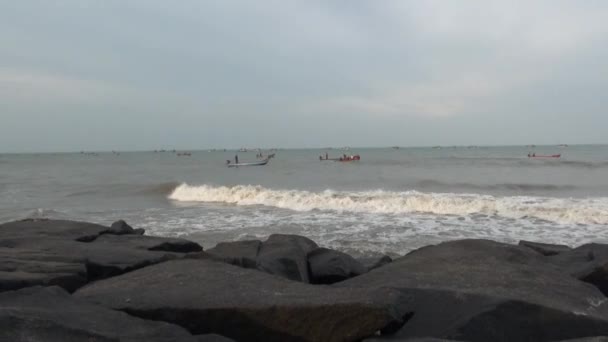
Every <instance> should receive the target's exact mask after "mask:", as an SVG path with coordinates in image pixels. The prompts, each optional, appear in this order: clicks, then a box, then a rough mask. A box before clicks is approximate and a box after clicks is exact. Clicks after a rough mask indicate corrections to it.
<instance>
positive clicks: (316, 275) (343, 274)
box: [308, 248, 367, 284]
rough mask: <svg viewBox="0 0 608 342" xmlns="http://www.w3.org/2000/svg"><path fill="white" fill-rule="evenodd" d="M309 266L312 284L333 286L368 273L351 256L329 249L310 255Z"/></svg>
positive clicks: (312, 252) (315, 251) (314, 251)
mask: <svg viewBox="0 0 608 342" xmlns="http://www.w3.org/2000/svg"><path fill="white" fill-rule="evenodd" d="M308 266H309V270H310V282H311V283H312V284H333V283H337V282H339V281H343V280H346V279H348V278H352V277H356V276H358V275H360V274H363V273H365V272H367V269H366V268H365V267H364V266H363V265H361V264H360V263H359V262H358V261H357V260H355V259H354V258H353V257H351V256H350V255H348V254H345V253H342V252H339V251H335V250H332V249H327V248H317V249H314V250H312V251H311V252H310V253H308Z"/></svg>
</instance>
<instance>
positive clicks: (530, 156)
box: [528, 154, 562, 158]
mask: <svg viewBox="0 0 608 342" xmlns="http://www.w3.org/2000/svg"><path fill="white" fill-rule="evenodd" d="M561 156H562V155H561V154H551V155H539V154H528V158H560V157H561Z"/></svg>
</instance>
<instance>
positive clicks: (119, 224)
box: [104, 220, 135, 235]
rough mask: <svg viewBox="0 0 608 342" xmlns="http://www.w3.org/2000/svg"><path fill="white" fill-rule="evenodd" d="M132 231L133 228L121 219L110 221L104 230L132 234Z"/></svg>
mask: <svg viewBox="0 0 608 342" xmlns="http://www.w3.org/2000/svg"><path fill="white" fill-rule="evenodd" d="M134 231H135V230H134V229H133V227H131V226H129V225H128V224H127V222H125V221H123V220H118V221H116V222H114V223H112V225H111V226H110V229H108V230H106V231H104V233H106V234H116V235H123V234H134Z"/></svg>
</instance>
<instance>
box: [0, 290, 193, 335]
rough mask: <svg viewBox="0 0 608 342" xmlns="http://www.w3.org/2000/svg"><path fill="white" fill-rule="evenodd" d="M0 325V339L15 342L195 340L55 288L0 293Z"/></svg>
mask: <svg viewBox="0 0 608 342" xmlns="http://www.w3.org/2000/svg"><path fill="white" fill-rule="evenodd" d="M0 327H1V329H0V340H2V341H16V342H17V341H45V342H77V341H104V342H105V341H108V342H110V341H119V340H120V341H133V342H135V341H159V342H160V341H166V342H170V341H179V342H196V341H197V340H196V339H195V338H194V337H193V336H192V335H190V333H189V332H187V331H186V330H184V329H183V328H181V327H179V326H176V325H172V324H168V323H165V322H153V321H145V320H142V319H140V318H136V317H131V316H129V315H127V314H126V313H123V312H118V311H114V310H110V309H108V308H105V307H102V306H98V305H93V304H91V303H89V302H86V301H83V300H78V299H76V298H73V297H72V296H70V295H69V294H68V293H66V292H65V291H64V290H62V289H61V288H59V287H48V288H41V287H33V288H27V289H21V290H18V291H9V292H4V293H0Z"/></svg>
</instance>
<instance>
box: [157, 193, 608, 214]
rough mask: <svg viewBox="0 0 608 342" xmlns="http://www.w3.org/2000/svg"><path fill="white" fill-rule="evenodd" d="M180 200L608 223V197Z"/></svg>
mask: <svg viewBox="0 0 608 342" xmlns="http://www.w3.org/2000/svg"><path fill="white" fill-rule="evenodd" d="M168 198H169V199H170V200H173V201H178V202H195V203H196V202H201V203H226V204H232V205H239V206H251V205H262V206H268V207H275V208H281V209H288V210H294V211H312V210H321V211H337V212H354V213H374V214H388V215H407V214H417V213H426V214H435V215H473V214H484V215H495V216H500V217H505V218H513V219H521V218H536V219H541V220H546V221H550V222H555V223H560V224H608V198H605V197H602V198H587V199H573V198H551V197H531V196H505V197H497V196H491V195H482V194H456V193H432V192H430V193H425V192H419V191H413V190H412V191H405V192H395V191H387V190H372V191H334V190H331V189H328V190H325V191H319V192H313V191H305V190H295V189H291V190H290V189H287V190H281V189H269V188H265V187H262V186H258V185H235V186H213V185H207V184H203V185H189V184H187V183H183V184H180V185H179V186H177V187H176V188H175V189H174V190H173V191H172V192H171V194H170V195H169V196H168Z"/></svg>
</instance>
